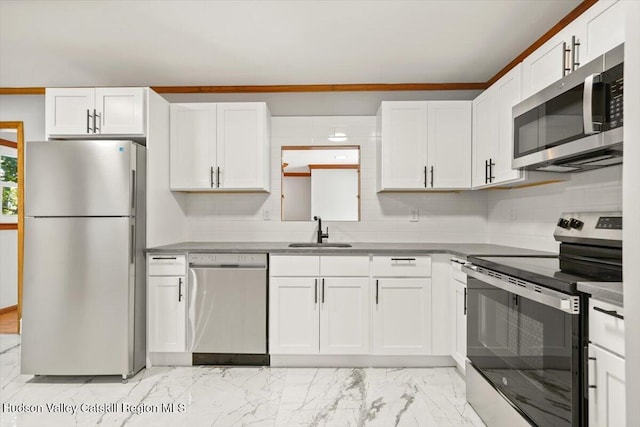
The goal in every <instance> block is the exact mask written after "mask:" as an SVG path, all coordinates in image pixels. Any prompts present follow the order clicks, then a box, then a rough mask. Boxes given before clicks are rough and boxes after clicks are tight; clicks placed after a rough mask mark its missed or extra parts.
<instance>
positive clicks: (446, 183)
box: [427, 101, 471, 189]
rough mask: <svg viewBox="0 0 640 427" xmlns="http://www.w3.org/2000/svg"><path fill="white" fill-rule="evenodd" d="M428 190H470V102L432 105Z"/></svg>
mask: <svg viewBox="0 0 640 427" xmlns="http://www.w3.org/2000/svg"><path fill="white" fill-rule="evenodd" d="M428 133H429V139H428V146H427V152H428V155H427V160H428V172H429V180H428V183H427V186H428V187H429V188H439V189H448V188H450V189H456V188H463V189H464V188H470V187H471V102H470V101H435V102H429V130H428Z"/></svg>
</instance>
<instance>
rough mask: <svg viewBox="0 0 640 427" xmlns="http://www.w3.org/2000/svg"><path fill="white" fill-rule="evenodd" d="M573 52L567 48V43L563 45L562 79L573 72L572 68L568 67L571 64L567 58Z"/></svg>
mask: <svg viewBox="0 0 640 427" xmlns="http://www.w3.org/2000/svg"><path fill="white" fill-rule="evenodd" d="M570 52H571V49H569V48H567V42H564V43H562V77H564V76H566V75H567V74H569V73H570V72H571V67H567V65H569V64H567V63H568V62H569V60H570V59H569V58H567V56H568V54H569V53H570Z"/></svg>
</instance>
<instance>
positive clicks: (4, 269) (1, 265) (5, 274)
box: [0, 230, 18, 308]
mask: <svg viewBox="0 0 640 427" xmlns="http://www.w3.org/2000/svg"><path fill="white" fill-rule="evenodd" d="M16 304H18V230H2V231H0V308H4V307H9V306H12V305H16Z"/></svg>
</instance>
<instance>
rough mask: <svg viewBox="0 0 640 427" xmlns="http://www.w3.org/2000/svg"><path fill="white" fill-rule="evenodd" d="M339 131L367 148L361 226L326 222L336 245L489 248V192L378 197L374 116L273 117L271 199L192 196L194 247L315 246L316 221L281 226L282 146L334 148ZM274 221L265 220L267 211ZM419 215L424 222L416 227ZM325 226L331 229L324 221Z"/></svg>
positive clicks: (190, 229) (363, 159)
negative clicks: (234, 243) (306, 243)
mask: <svg viewBox="0 0 640 427" xmlns="http://www.w3.org/2000/svg"><path fill="white" fill-rule="evenodd" d="M334 127H340V128H341V130H344V131H345V132H346V133H347V135H349V139H348V140H347V141H345V142H343V143H341V144H351V145H360V146H361V179H362V181H361V185H362V187H361V197H362V206H361V209H362V217H361V221H360V222H326V225H328V226H329V227H330V237H329V240H330V241H355V242H485V241H486V239H487V234H486V230H487V221H486V211H487V203H486V199H487V196H486V193H485V192H482V191H479V192H461V193H444V194H443V193H429V194H424V193H381V194H378V193H376V190H375V182H376V180H375V176H376V175H375V174H376V155H375V147H376V137H375V117H371V116H366V117H274V118H273V120H272V138H271V147H272V148H271V157H272V158H271V171H272V173H271V193H270V194H189V195H187V221H188V225H187V227H188V229H187V240H195V241H258V242H259V241H265V242H268V241H312V240H313V239H314V236H315V235H314V232H315V229H316V224H315V223H314V222H288V221H285V222H282V221H280V187H281V180H280V174H279V170H280V152H281V146H282V145H313V144H316V145H317V144H322V145H332V143H331V142H330V141H329V140H328V139H327V137H328V136H330V135H331V134H332V133H333V128H334ZM265 209H267V210H268V211H269V215H268V216H269V217H270V218H271V220H269V221H265V220H264V219H263V218H264V213H263V211H264V210H265ZM413 209H419V212H420V217H419V221H418V222H410V221H409V219H410V216H411V210H413ZM323 225H324V222H323Z"/></svg>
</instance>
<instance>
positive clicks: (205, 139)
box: [169, 102, 217, 190]
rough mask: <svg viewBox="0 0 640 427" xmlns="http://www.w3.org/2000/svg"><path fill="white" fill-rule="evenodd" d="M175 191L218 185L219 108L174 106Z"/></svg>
mask: <svg viewBox="0 0 640 427" xmlns="http://www.w3.org/2000/svg"><path fill="white" fill-rule="evenodd" d="M170 134H171V136H170V138H171V144H170V153H169V156H170V168H171V169H170V176H171V189H172V190H178V189H189V188H213V187H214V186H215V184H216V181H215V179H216V170H215V166H213V165H216V164H217V160H216V140H217V139H216V138H217V136H216V104H213V103H204V102H203V103H197V104H196V103H192V104H171V131H170Z"/></svg>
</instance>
